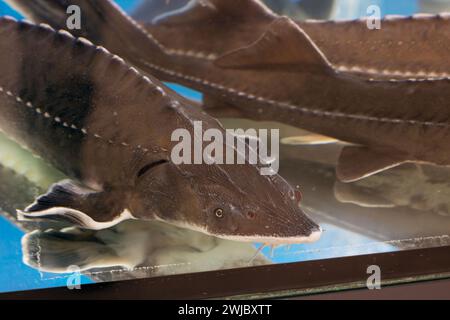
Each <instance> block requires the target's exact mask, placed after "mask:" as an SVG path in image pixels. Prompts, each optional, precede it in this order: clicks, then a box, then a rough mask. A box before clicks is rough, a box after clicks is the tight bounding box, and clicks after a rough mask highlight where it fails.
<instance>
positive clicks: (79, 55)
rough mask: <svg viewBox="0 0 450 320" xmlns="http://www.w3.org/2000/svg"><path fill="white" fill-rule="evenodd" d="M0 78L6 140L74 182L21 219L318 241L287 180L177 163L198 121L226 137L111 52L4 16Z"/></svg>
mask: <svg viewBox="0 0 450 320" xmlns="http://www.w3.org/2000/svg"><path fill="white" fill-rule="evenodd" d="M0 68H1V70H2V73H1V74H0V128H1V130H2V131H3V132H4V133H5V134H6V135H7V136H8V137H10V138H12V139H14V140H15V141H17V142H18V143H20V144H21V145H23V146H25V147H27V148H28V149H30V150H31V151H32V152H33V153H34V154H36V155H38V156H40V157H42V158H44V159H45V160H47V161H48V162H49V163H51V164H52V165H54V166H55V167H56V168H58V169H59V170H61V172H63V173H64V174H65V175H67V176H68V177H69V178H70V179H71V180H65V181H61V182H60V183H57V184H55V185H53V186H52V187H51V188H50V190H49V191H48V193H47V194H45V195H43V196H41V197H39V198H38V199H36V201H35V202H34V203H33V204H31V205H30V206H29V207H27V208H26V209H25V210H24V211H23V212H21V216H22V217H23V218H40V217H47V218H63V219H66V220H69V221H70V222H72V223H74V224H76V225H79V226H81V227H84V228H89V229H104V228H108V227H111V226H113V225H115V224H117V223H119V222H121V221H123V220H126V219H144V220H162V221H165V222H168V223H172V224H174V225H178V226H182V227H187V228H190V229H194V230H198V231H202V232H203V233H206V234H209V235H215V236H218V237H223V238H228V239H230V238H231V239H234V240H243V241H257V240H258V239H259V240H261V241H263V242H281V243H284V242H303V241H313V240H317V239H318V236H319V235H320V227H319V226H317V225H316V224H315V223H314V222H312V221H311V220H310V219H309V218H307V217H306V215H304V213H303V212H301V210H300V208H299V206H298V201H299V200H298V199H296V197H295V194H296V191H295V190H294V189H293V188H292V187H291V186H290V185H289V184H288V183H287V182H286V181H285V180H284V179H283V178H281V177H280V176H278V175H274V176H270V177H268V176H262V175H261V174H260V170H259V167H258V166H257V165H252V164H249V163H248V162H246V163H245V164H243V165H220V164H215V163H213V164H211V165H206V164H203V165H189V164H175V163H174V162H173V161H172V159H171V150H172V148H173V147H174V145H175V144H176V143H177V142H176V141H172V139H171V137H172V133H173V132H174V131H175V130H177V129H180V128H183V129H186V130H188V131H189V132H193V130H194V123H196V122H201V123H202V125H203V129H204V130H207V129H210V128H214V129H217V130H219V131H220V132H222V133H223V134H225V131H224V129H223V128H222V127H221V126H220V124H219V123H218V122H217V121H216V120H214V119H213V118H211V117H210V116H208V115H207V114H206V113H204V112H202V111H201V110H200V109H199V108H197V107H195V106H194V105H192V104H189V103H188V102H187V101H186V100H185V99H183V98H182V97H180V96H178V95H177V94H175V93H174V92H173V91H171V90H169V89H167V88H166V87H165V86H164V85H163V84H162V83H161V82H159V81H158V80H157V79H156V78H153V77H151V76H148V77H147V76H144V75H143V74H141V73H140V72H139V71H138V70H137V69H135V68H134V67H131V66H129V65H127V64H126V63H125V62H124V60H123V59H121V58H120V57H118V56H116V55H113V54H111V53H109V52H108V51H107V50H106V49H104V48H103V47H98V46H95V45H93V44H92V43H91V42H90V41H88V40H86V39H83V38H75V37H73V36H72V35H71V34H70V33H68V32H67V31H59V32H56V31H55V30H53V29H52V28H51V27H49V26H48V25H40V26H38V25H34V24H32V23H30V22H26V21H24V22H17V21H16V20H14V19H12V18H1V19H0ZM194 139H198V138H197V137H194ZM194 143H195V141H194ZM225 147H226V145H225ZM252 198H253V200H252ZM218 210H220V211H221V215H220V216H218V215H217V214H216V212H217V211H218ZM284 212H285V213H286V216H284V215H283V213H284ZM264 217H265V218H266V219H264ZM280 228H281V229H280ZM285 232H286V233H285Z"/></svg>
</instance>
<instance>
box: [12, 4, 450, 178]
mask: <svg viewBox="0 0 450 320" xmlns="http://www.w3.org/2000/svg"><path fill="white" fill-rule="evenodd" d="M15 2H20V1H15ZM41 2H42V1H41ZM43 2H45V3H53V4H55V3H56V2H57V1H56V2H55V1H43ZM92 3H94V2H89V1H87V2H86V1H85V2H83V3H81V2H80V5H84V6H85V7H86V10H87V12H89V14H90V13H93V10H90V9H89V7H88V5H89V6H91V5H92ZM95 3H96V4H97V5H99V4H101V5H103V6H105V7H110V11H108V10H103V11H102V12H103V14H105V13H108V12H113V10H112V9H111V8H112V4H111V3H110V2H109V1H106V0H104V1H98V2H97V1H96V2H95ZM202 3H203V4H205V2H202ZM243 6H244V7H243ZM243 8H245V9H246V10H243ZM33 12H35V11H33ZM248 12H250V14H249V13H248ZM31 16H33V14H32V15H31ZM49 16H50V17H49ZM108 17H109V19H108V21H110V22H109V24H110V25H111V26H112V25H113V24H114V23H113V22H112V21H116V22H117V23H116V24H114V25H115V27H114V28H115V29H114V30H118V31H117V32H119V31H120V32H127V33H129V37H127V39H133V41H127V39H125V38H123V39H124V41H125V42H123V43H122V45H119V43H118V42H113V41H110V40H109V39H111V37H100V38H98V39H97V40H98V41H100V42H101V43H102V44H104V45H105V46H106V47H108V48H110V49H111V50H112V51H113V52H114V51H115V50H117V51H120V50H123V48H125V47H126V48H127V50H126V52H124V54H125V57H126V59H127V60H128V61H130V62H131V63H133V64H134V65H136V66H137V67H139V68H140V69H141V70H145V71H146V72H148V73H151V74H154V75H155V76H157V77H158V78H161V79H165V80H168V81H174V82H179V83H182V84H184V85H187V86H190V87H192V88H194V89H197V90H199V91H202V92H203V93H204V105H205V109H206V110H207V111H208V112H209V113H210V114H211V115H214V116H236V117H245V118H251V119H254V120H272V121H273V120H275V121H278V122H284V123H287V124H291V125H294V126H298V127H301V128H304V129H307V130H309V131H312V132H315V133H319V134H322V135H326V136H329V137H333V138H336V139H339V140H342V141H345V142H349V143H352V144H355V145H360V146H362V147H359V146H358V147H346V148H345V149H344V150H343V152H342V154H341V158H340V161H339V164H338V168H337V173H338V176H339V178H340V179H341V180H342V181H354V180H358V179H361V178H363V177H366V176H368V175H371V174H374V173H376V172H379V171H381V170H384V169H387V168H390V167H393V166H396V165H398V164H400V163H403V162H409V161H414V162H431V163H435V164H440V165H447V164H448V162H449V160H448V159H449V154H448V152H447V148H443V147H442V144H443V141H446V139H447V137H448V133H449V132H448V131H449V130H448V128H449V127H448V125H449V123H448V112H447V109H448V108H447V106H446V101H448V99H447V98H446V97H445V92H448V86H449V81H448V80H447V78H445V77H444V78H441V77H434V76H432V75H434V73H435V71H436V70H437V69H435V66H436V65H438V64H439V63H440V64H441V65H442V67H441V68H442V69H439V70H438V71H439V72H441V71H442V70H445V69H446V67H445V63H443V62H442V61H444V60H445V59H442V55H443V54H444V53H443V52H445V50H446V49H445V48H446V47H445V45H444V44H443V43H444V42H443V38H442V37H443V36H444V35H445V31H442V32H443V34H440V33H438V34H437V35H436V37H440V38H439V39H440V40H439V41H438V40H436V41H435V42H426V44H419V42H420V40H423V39H427V38H428V37H431V39H432V40H433V39H435V38H433V37H434V36H430V34H431V32H432V31H433V30H435V29H436V26H438V25H445V24H446V23H448V17H447V16H446V15H440V16H436V17H429V16H415V17H413V18H411V19H392V18H388V20H387V21H385V22H386V23H385V25H383V28H386V29H387V30H388V35H381V34H382V32H384V29H381V30H375V31H374V30H368V29H367V28H366V27H367V25H365V24H364V22H362V21H354V22H342V23H336V22H331V23H303V24H302V23H297V22H294V21H292V20H290V19H289V18H286V17H278V16H276V15H275V14H273V13H272V12H271V11H270V10H269V9H267V7H265V6H264V5H262V4H261V3H260V2H259V1H245V2H240V6H236V4H235V3H234V4H233V2H232V1H221V0H211V1H207V2H206V5H202V4H201V3H200V2H195V1H192V2H190V4H189V5H188V6H187V7H185V8H184V9H182V10H177V11H176V12H175V13H174V14H167V15H165V16H162V17H160V18H158V19H156V20H155V21H154V23H155V26H162V27H161V28H162V29H164V28H165V27H167V26H169V27H168V28H169V29H170V28H171V30H172V33H173V32H174V30H176V32H178V33H179V36H178V39H179V38H180V37H182V36H181V34H183V32H181V29H182V28H181V26H188V27H189V28H190V29H189V28H188V29H189V30H190V32H191V34H193V35H196V36H193V38H194V39H195V38H199V39H202V41H200V40H198V41H194V42H193V44H192V45H191V47H190V48H191V50H188V48H186V46H187V43H186V40H185V41H184V44H183V45H180V43H181V42H178V44H175V45H173V46H172V47H169V46H168V44H167V43H163V42H161V41H159V40H157V37H156V36H154V35H153V33H150V32H149V31H148V29H147V30H146V29H144V28H143V27H142V26H140V25H138V24H137V23H135V22H130V21H132V20H131V18H128V19H125V18H124V17H125V15H124V14H123V13H122V15H118V14H117V15H113V14H109V15H108ZM117 17H121V19H122V20H123V21H125V20H126V21H128V22H127V23H128V25H127V23H125V22H123V23H121V22H120V21H121V20H120V19H117ZM45 19H47V20H49V21H50V22H51V21H53V18H52V15H47V16H46V18H45ZM91 19H92V20H89V21H88V25H89V24H91V23H94V22H98V21H100V19H99V17H98V15H97V17H95V16H94V15H93V16H92V17H91ZM211 21H212V22H211ZM208 22H210V24H208V26H209V27H208V28H206V27H205V26H206V25H207V23H208ZM420 25H425V26H428V28H426V29H425V31H423V32H421V33H419V32H416V33H413V32H410V33H408V34H409V37H410V40H408V41H409V42H411V41H415V45H416V46H419V47H418V48H421V47H423V48H425V47H426V46H430V47H433V48H435V49H436V48H437V49H436V50H433V51H430V50H429V51H430V52H429V51H424V54H421V55H417V54H416V53H417V51H414V50H413V49H411V48H412V47H411V43H409V45H408V46H402V45H400V44H399V43H397V44H396V45H395V46H393V45H389V43H388V45H387V46H383V45H380V48H381V49H377V50H379V51H377V52H378V53H382V54H381V57H383V58H379V57H380V56H379V55H378V56H377V55H372V54H370V55H369V54H362V56H361V57H360V60H356V61H360V63H361V64H362V65H363V66H364V67H362V68H360V70H359V71H361V72H359V71H358V70H357V68H356V69H355V68H353V67H350V68H347V67H346V68H347V69H351V72H343V70H342V69H345V68H342V66H343V65H346V61H345V59H344V58H343V57H344V56H347V55H348V54H346V52H344V51H345V50H344V49H343V48H344V47H345V48H347V49H348V47H349V46H351V45H352V41H353V40H355V39H360V40H358V41H359V42H357V43H356V44H355V43H353V48H354V49H355V50H356V48H360V47H361V48H365V50H368V49H367V48H369V51H366V53H369V52H370V51H371V49H370V48H371V47H368V46H366V45H364V44H361V41H362V40H361V39H363V38H365V36H366V35H367V32H379V33H378V35H379V37H380V38H379V39H381V40H384V39H385V38H389V37H390V36H392V37H393V38H392V39H397V38H396V37H399V36H400V34H403V33H402V32H403V31H405V28H408V27H409V28H410V29H411V30H414V29H418V27H419V26H420ZM130 26H131V27H130ZM133 26H134V28H133ZM227 26H228V27H227ZM308 26H309V30H308ZM363 26H364V27H363ZM129 27H130V28H129ZM112 28H113V27H111V28H108V27H105V26H104V27H103V29H102V30H104V31H105V33H107V32H108V30H109V32H112V31H113V29H112ZM155 28H157V27H155ZM314 28H315V29H314ZM340 28H342V29H340ZM88 29H89V28H85V29H84V30H83V31H82V32H87V33H89V31H88ZM304 29H306V30H308V31H307V32H309V33H310V34H312V37H313V38H311V36H310V35H309V34H308V33H307V32H305V30H304ZM201 30H203V31H201ZM258 30H262V33H258ZM330 30H334V32H338V33H339V30H341V31H342V33H343V34H344V35H343V36H342V38H343V39H344V40H341V37H340V35H341V33H339V38H338V37H337V36H336V37H335V38H336V39H338V40H335V41H334V42H333V41H331V38H332V36H331V35H330V34H331V33H330ZM336 30H338V31H336ZM344 30H347V31H346V32H343V31H344ZM442 30H444V29H442ZM200 32H203V33H202V34H201V33H200ZM255 34H256V36H257V38H256V39H255V40H253V41H252V40H251V39H252V37H253V39H254V37H255ZM168 35H169V33H166V37H164V38H165V39H166V38H169V37H168ZM183 35H184V34H183ZM200 35H201V36H200ZM208 35H209V36H208ZM334 35H336V34H334ZM93 36H94V37H95V35H93ZM143 36H146V39H147V42H146V44H145V45H141V43H137V42H136V41H135V39H138V38H139V37H143ZM159 36H160V37H161V34H160V35H159ZM321 36H322V37H323V38H324V39H325V40H323V41H322V44H321V45H322V47H327V46H328V49H324V50H323V51H322V50H321V48H320V47H319V46H318V45H317V44H316V43H315V42H314V41H313V40H314V37H316V38H319V37H321ZM173 38H174V39H177V37H175V36H174V37H173ZM184 38H185V39H187V38H188V37H184ZM204 39H209V40H210V41H204ZM224 39H225V40H224ZM327 39H328V40H327ZM345 39H347V40H345ZM412 39H415V40H412ZM436 39H437V38H436ZM316 40H317V41H318V42H319V43H320V39H316ZM381 40H380V41H381ZM126 41H127V42H126ZM342 41H343V42H342ZM389 41H394V40H389ZM175 42H176V41H175ZM125 43H126V44H127V45H124V44H125ZM342 43H345V46H344V45H342ZM420 43H421V42H420ZM392 44H393V42H392ZM150 46H153V47H154V48H153V49H152V48H150ZM179 46H181V47H182V48H181V49H180V47H179ZM209 46H210V48H211V49H209V51H207V50H208V47H209ZM336 46H341V47H340V49H337V47H336ZM156 47H157V49H155V48H156ZM138 48H139V49H140V50H138ZM176 48H178V49H176ZM192 48H194V49H192ZM438 49H439V50H441V51H439V50H438ZM383 50H384V51H383ZM396 50H399V51H398V56H397V55H396V54H391V55H390V53H391V52H395V53H396V52H397V51H396ZM327 51H328V52H329V53H330V58H329V57H328V56H327V54H326V53H324V52H327ZM363 51H364V50H363ZM333 52H336V55H335V56H334V58H333ZM372 56H377V57H378V58H375V59H374V60H372ZM387 56H389V58H391V57H392V59H390V60H392V62H391V63H392V64H395V69H396V70H397V69H398V70H401V72H400V73H401V74H398V75H397V77H396V78H392V79H391V78H390V77H391V74H390V73H389V72H388V73H383V72H378V71H379V69H380V68H381V67H383V66H385V65H387V64H386V63H385V61H386V57H387ZM418 56H420V57H421V58H423V63H422V64H418V65H417V64H415V62H417V61H416V60H415V59H416V57H418ZM367 57H370V58H367ZM377 59H379V60H377ZM369 60H370V61H369ZM339 61H341V62H339ZM372 61H375V62H372ZM340 63H341V68H339V65H340ZM367 63H368V64H367ZM371 63H373V64H371ZM402 63H403V64H402ZM355 65H356V64H355ZM410 65H416V67H417V66H418V67H419V69H422V67H427V68H429V69H426V71H424V72H423V73H422V72H421V71H418V70H419V69H417V70H413V71H411V72H410V70H409V67H406V66H410ZM336 66H338V67H336ZM367 68H368V69H371V68H374V70H378V71H375V72H373V73H374V74H375V75H373V76H371V75H370V73H371V72H370V70H369V71H367V70H365V69H367ZM389 68H390V67H388V69H389ZM363 69H364V70H363ZM430 70H432V71H430ZM347 71H348V70H347ZM408 72H410V73H408ZM430 72H431V73H430ZM368 74H369V75H368ZM405 74H406V75H409V77H408V78H407V79H406V78H405V77H404V75H405ZM386 77H388V78H386ZM425 110H426V112H425ZM392 137H396V138H395V139H393V138H392Z"/></svg>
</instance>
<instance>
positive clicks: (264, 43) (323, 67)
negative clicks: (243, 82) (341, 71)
mask: <svg viewBox="0 0 450 320" xmlns="http://www.w3.org/2000/svg"><path fill="white" fill-rule="evenodd" d="M214 63H215V65H216V66H218V67H221V68H233V69H250V68H253V69H257V68H264V69H266V70H279V69H283V70H288V71H292V68H297V67H298V68H299V69H301V70H303V71H312V72H314V71H315V72H324V71H329V70H332V67H331V64H330V63H329V61H328V60H327V58H326V57H325V56H324V55H323V53H322V52H321V51H320V49H319V48H318V47H317V46H316V45H315V43H314V42H313V41H312V40H311V38H310V37H309V36H308V35H307V34H306V33H305V32H304V31H303V30H302V29H301V28H300V27H299V26H298V25H297V24H296V23H295V22H294V21H292V20H291V19H289V18H287V17H281V18H278V19H277V20H275V21H274V22H272V23H271V24H270V26H269V28H268V30H267V31H266V32H265V33H264V34H263V35H262V36H261V38H259V39H258V40H256V42H254V43H252V44H250V45H249V46H247V47H243V48H239V49H237V50H234V51H231V52H228V53H226V54H224V55H223V56H221V57H219V58H217V59H216V60H215V61H214Z"/></svg>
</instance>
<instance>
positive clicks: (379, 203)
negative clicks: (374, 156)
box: [335, 164, 450, 216]
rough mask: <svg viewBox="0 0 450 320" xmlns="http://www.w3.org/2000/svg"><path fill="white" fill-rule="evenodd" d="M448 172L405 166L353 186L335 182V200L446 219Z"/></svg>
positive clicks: (449, 200) (449, 203)
mask: <svg viewBox="0 0 450 320" xmlns="http://www.w3.org/2000/svg"><path fill="white" fill-rule="evenodd" d="M449 180H450V171H449V169H447V168H442V167H440V168H439V167H435V166H429V165H415V164H405V165H402V166H400V167H398V168H393V169H391V170H389V171H387V172H381V173H379V174H377V175H374V176H372V177H368V178H367V179H363V180H360V181H356V182H353V183H341V182H337V183H336V185H335V195H336V198H337V199H338V200H339V201H341V202H348V203H354V204H357V205H360V206H363V207H379V208H382V207H385V208H394V207H400V206H407V207H410V208H412V209H415V210H421V211H431V212H434V213H436V214H440V215H443V216H450V183H449Z"/></svg>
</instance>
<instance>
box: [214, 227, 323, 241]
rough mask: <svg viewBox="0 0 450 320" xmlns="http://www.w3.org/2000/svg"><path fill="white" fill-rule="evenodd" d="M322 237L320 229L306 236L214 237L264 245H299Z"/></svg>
mask: <svg viewBox="0 0 450 320" xmlns="http://www.w3.org/2000/svg"><path fill="white" fill-rule="evenodd" d="M321 235H322V228H320V227H319V228H318V230H314V231H312V232H311V233H310V234H309V235H308V236H289V237H285V236H266V235H264V236H262V235H261V236H260V235H252V236H246V235H214V236H215V237H218V238H221V239H225V240H232V241H239V242H262V243H265V244H266V245H283V244H301V243H311V242H316V241H318V240H319V239H320V236H321Z"/></svg>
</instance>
